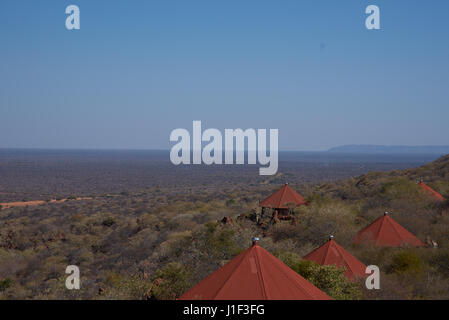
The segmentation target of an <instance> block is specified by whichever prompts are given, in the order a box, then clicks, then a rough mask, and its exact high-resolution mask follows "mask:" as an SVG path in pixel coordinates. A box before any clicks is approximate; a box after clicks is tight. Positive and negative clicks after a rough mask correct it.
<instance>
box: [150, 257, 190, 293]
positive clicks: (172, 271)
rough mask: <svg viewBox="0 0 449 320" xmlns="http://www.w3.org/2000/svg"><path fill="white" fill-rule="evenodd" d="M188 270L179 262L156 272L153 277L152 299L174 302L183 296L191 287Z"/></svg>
mask: <svg viewBox="0 0 449 320" xmlns="http://www.w3.org/2000/svg"><path fill="white" fill-rule="evenodd" d="M190 278H191V274H190V271H189V270H188V268H186V267H185V266H184V265H182V264H181V263H178V262H171V263H169V264H167V265H166V266H165V267H163V268H162V269H159V270H158V271H156V273H155V275H154V277H153V286H152V288H151V297H152V298H153V299H156V300H173V299H176V298H177V297H179V296H180V295H181V294H183V293H184V292H185V291H186V290H187V289H188V288H189V285H190Z"/></svg>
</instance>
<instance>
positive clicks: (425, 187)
mask: <svg viewBox="0 0 449 320" xmlns="http://www.w3.org/2000/svg"><path fill="white" fill-rule="evenodd" d="M418 186H420V187H421V189H422V191H423V192H424V193H426V194H427V195H429V196H430V197H431V198H433V199H434V200H436V201H445V200H446V199H445V198H444V197H443V196H442V195H441V194H439V193H438V192H436V191H435V190H433V189H432V188H431V187H429V186H428V185H427V184H425V183H424V181H423V180H422V179H420V180H419V181H418Z"/></svg>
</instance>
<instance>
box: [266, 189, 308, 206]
mask: <svg viewBox="0 0 449 320" xmlns="http://www.w3.org/2000/svg"><path fill="white" fill-rule="evenodd" d="M289 203H294V204H296V205H297V206H299V205H302V204H306V200H304V198H303V197H302V196H301V195H300V194H299V193H297V192H296V191H295V190H293V189H292V188H290V186H289V185H288V184H285V185H284V186H283V187H282V188H280V189H279V190H278V191H276V192H275V193H273V194H272V195H271V196H269V197H267V198H266V199H265V200H263V201H262V202H261V203H259V207H266V208H281V209H287V208H288V207H287V204H289Z"/></svg>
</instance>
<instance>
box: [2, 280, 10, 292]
mask: <svg viewBox="0 0 449 320" xmlns="http://www.w3.org/2000/svg"><path fill="white" fill-rule="evenodd" d="M11 284H12V280H11V279H10V278H6V279H3V280H0V292H3V291H5V290H6V289H8V288H9V287H11Z"/></svg>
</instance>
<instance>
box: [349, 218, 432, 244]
mask: <svg viewBox="0 0 449 320" xmlns="http://www.w3.org/2000/svg"><path fill="white" fill-rule="evenodd" d="M361 242H369V243H371V244H374V245H375V246H381V247H401V246H409V247H424V246H425V244H424V243H423V242H422V241H421V240H419V239H418V238H417V237H415V236H414V235H413V234H412V233H410V232H409V231H408V230H406V229H405V228H404V227H403V226H401V225H400V224H399V223H397V222H396V221H394V220H393V219H392V218H391V217H390V214H389V213H388V212H385V213H384V215H383V216H382V217H380V218H379V219H377V220H375V221H374V222H373V223H371V224H370V225H368V226H367V227H365V228H363V229H362V230H361V231H360V232H359V233H358V234H357V236H356V237H355V239H354V242H353V243H354V244H359V243H361Z"/></svg>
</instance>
